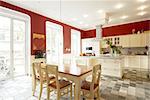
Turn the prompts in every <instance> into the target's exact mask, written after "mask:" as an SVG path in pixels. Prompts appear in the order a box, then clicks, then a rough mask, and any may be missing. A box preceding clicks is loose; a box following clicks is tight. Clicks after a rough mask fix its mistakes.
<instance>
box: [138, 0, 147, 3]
mask: <svg viewBox="0 0 150 100" xmlns="http://www.w3.org/2000/svg"><path fill="white" fill-rule="evenodd" d="M137 1H138V2H142V3H143V2H145V1H147V0H137Z"/></svg>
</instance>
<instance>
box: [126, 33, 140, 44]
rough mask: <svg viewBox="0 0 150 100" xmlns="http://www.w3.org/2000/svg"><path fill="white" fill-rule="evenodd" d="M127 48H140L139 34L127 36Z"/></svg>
mask: <svg viewBox="0 0 150 100" xmlns="http://www.w3.org/2000/svg"><path fill="white" fill-rule="evenodd" d="M129 42H130V45H129V47H140V46H141V37H140V35H139V34H132V35H130V36H129Z"/></svg>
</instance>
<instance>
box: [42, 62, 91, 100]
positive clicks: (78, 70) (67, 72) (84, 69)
mask: <svg viewBox="0 0 150 100" xmlns="http://www.w3.org/2000/svg"><path fill="white" fill-rule="evenodd" d="M46 65H47V64H42V66H43V68H45V66H46ZM50 65H51V64H50ZM92 68H93V66H90V65H78V64H77V63H76V62H72V63H70V64H60V65H58V72H59V73H58V74H59V76H60V77H63V78H66V79H67V80H69V81H72V82H73V83H75V89H74V100H80V98H81V97H80V94H81V91H80V90H81V83H82V80H84V79H86V77H88V76H90V75H92Z"/></svg>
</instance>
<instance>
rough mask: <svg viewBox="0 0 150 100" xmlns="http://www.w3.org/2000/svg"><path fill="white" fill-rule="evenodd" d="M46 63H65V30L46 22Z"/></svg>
mask: <svg viewBox="0 0 150 100" xmlns="http://www.w3.org/2000/svg"><path fill="white" fill-rule="evenodd" d="M46 62H47V63H48V64H57V65H59V64H62V63H63V28H62V26H60V25H57V24H54V23H51V22H46Z"/></svg>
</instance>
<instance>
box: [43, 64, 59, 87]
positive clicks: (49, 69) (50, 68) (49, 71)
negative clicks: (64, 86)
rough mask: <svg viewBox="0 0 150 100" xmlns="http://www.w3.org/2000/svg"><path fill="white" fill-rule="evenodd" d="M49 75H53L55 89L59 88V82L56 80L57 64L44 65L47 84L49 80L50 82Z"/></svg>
mask: <svg viewBox="0 0 150 100" xmlns="http://www.w3.org/2000/svg"><path fill="white" fill-rule="evenodd" d="M49 75H54V76H55V81H56V87H57V89H60V85H59V82H58V66H57V65H47V66H46V80H47V84H49V82H50V79H49Z"/></svg>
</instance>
